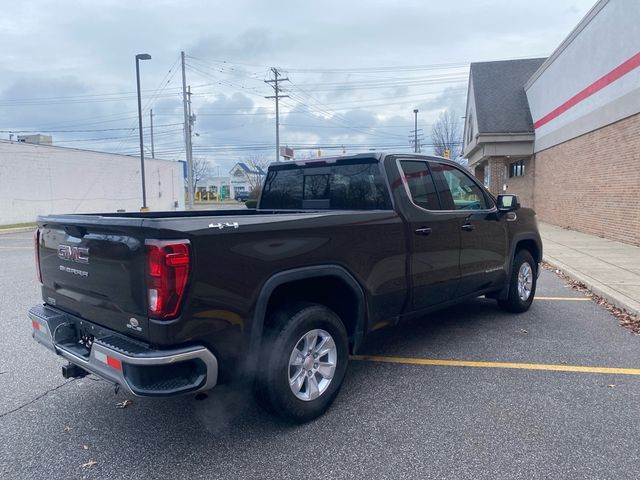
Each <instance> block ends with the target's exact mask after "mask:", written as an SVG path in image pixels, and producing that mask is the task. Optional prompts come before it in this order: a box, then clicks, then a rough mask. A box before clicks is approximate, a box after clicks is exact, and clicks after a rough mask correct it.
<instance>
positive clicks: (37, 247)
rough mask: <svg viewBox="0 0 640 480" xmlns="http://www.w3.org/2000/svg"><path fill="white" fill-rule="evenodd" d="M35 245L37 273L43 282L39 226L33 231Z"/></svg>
mask: <svg viewBox="0 0 640 480" xmlns="http://www.w3.org/2000/svg"><path fill="white" fill-rule="evenodd" d="M33 247H34V252H35V255H36V275H37V276H38V281H39V282H40V283H42V270H40V229H39V228H37V229H36V231H35V232H33Z"/></svg>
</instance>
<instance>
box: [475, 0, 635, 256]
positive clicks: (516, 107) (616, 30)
mask: <svg viewBox="0 0 640 480" xmlns="http://www.w3.org/2000/svg"><path fill="white" fill-rule="evenodd" d="M639 39H640V2H629V1H626V0H600V1H598V2H597V3H596V4H595V6H594V7H593V8H592V9H591V10H590V11H589V13H588V14H587V15H586V16H585V18H584V19H582V21H581V22H580V23H579V24H578V26H577V27H576V28H575V29H574V30H573V31H572V32H571V33H570V34H569V36H568V37H567V38H566V39H565V40H564V41H563V42H562V43H561V44H560V45H559V46H558V48H557V49H556V50H555V51H554V52H553V53H552V54H551V56H550V57H549V58H547V59H527V60H510V61H503V62H483V63H474V64H472V65H471V71H470V77H469V91H468V98H467V110H466V122H465V128H464V140H463V144H464V148H463V156H464V157H465V158H467V159H468V161H469V167H470V169H471V170H472V171H473V172H474V173H475V174H476V176H477V177H478V178H480V179H481V180H482V181H484V182H485V184H486V185H487V187H488V188H489V190H490V191H491V192H492V193H494V194H499V193H503V192H506V193H516V194H518V195H519V196H520V197H521V201H522V204H523V205H524V206H529V207H533V208H535V210H536V212H537V214H538V218H539V219H540V220H541V221H543V222H547V223H551V224H554V225H559V226H562V227H567V228H571V229H575V230H578V231H582V232H585V233H589V234H594V235H599V236H602V237H605V238H610V239H613V240H618V241H622V242H626V243H630V244H634V245H640V195H638V179H639V178H640V153H639V152H640V41H639Z"/></svg>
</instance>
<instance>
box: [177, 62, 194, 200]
mask: <svg viewBox="0 0 640 480" xmlns="http://www.w3.org/2000/svg"><path fill="white" fill-rule="evenodd" d="M180 56H181V58H182V107H183V109H184V144H185V152H186V157H187V205H188V208H189V209H193V159H192V158H191V152H192V150H191V118H190V115H189V106H188V105H187V103H188V102H187V77H186V74H185V65H184V52H180Z"/></svg>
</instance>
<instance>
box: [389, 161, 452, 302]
mask: <svg viewBox="0 0 640 480" xmlns="http://www.w3.org/2000/svg"><path fill="white" fill-rule="evenodd" d="M398 163H399V167H400V169H401V174H402V175H403V177H402V178H401V181H402V183H403V184H404V186H405V188H406V191H407V194H406V195H407V196H408V199H409V201H407V202H406V203H405V204H404V205H403V206H402V209H403V211H404V215H405V218H406V220H407V222H408V224H409V243H410V249H411V256H410V269H409V276H410V280H411V285H412V287H411V293H412V310H413V311H417V310H421V309H424V308H427V307H430V306H433V305H437V304H440V303H443V302H446V301H448V300H451V299H452V298H453V295H454V294H455V291H456V289H457V287H458V282H459V277H460V238H461V231H460V214H459V213H458V212H455V211H449V212H447V211H443V210H442V208H441V204H440V200H439V197H438V193H437V190H436V185H435V182H434V178H433V175H432V172H431V169H430V167H429V164H428V162H427V161H425V160H424V159H400V160H398ZM397 186H399V185H397ZM397 186H396V185H394V187H397Z"/></svg>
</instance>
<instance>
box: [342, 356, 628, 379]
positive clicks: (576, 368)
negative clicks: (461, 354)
mask: <svg viewBox="0 0 640 480" xmlns="http://www.w3.org/2000/svg"><path fill="white" fill-rule="evenodd" d="M351 359H352V360H358V361H365V362H381V363H401V364H409V365H428V366H436V367H472V368H508V369H516V370H543V371H549V372H577V373H604V374H609V375H640V368H617V367H588V366H582V365H557V364H545V363H511V362H475V361H468V360H439V359H431V358H405V357H382V356H375V355H352V356H351Z"/></svg>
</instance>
